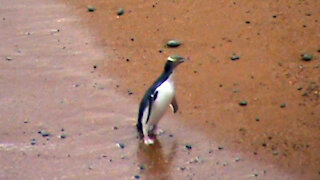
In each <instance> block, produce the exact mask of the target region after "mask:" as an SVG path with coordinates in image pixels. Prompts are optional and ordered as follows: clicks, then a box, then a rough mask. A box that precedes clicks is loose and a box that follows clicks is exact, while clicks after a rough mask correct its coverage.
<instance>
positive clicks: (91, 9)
mask: <svg viewBox="0 0 320 180" xmlns="http://www.w3.org/2000/svg"><path fill="white" fill-rule="evenodd" d="M95 10H96V7H94V6H92V5H90V6H88V11H89V12H94V11H95Z"/></svg>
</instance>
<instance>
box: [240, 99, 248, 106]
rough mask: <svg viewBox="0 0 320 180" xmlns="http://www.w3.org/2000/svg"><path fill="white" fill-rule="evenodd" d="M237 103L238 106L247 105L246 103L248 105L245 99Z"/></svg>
mask: <svg viewBox="0 0 320 180" xmlns="http://www.w3.org/2000/svg"><path fill="white" fill-rule="evenodd" d="M239 105H240V106H247V105H248V102H247V101H245V100H242V101H240V102H239Z"/></svg>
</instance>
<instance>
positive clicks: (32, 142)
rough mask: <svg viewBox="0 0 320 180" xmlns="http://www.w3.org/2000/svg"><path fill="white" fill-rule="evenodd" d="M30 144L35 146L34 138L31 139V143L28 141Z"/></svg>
mask: <svg viewBox="0 0 320 180" xmlns="http://www.w3.org/2000/svg"><path fill="white" fill-rule="evenodd" d="M30 144H31V145H32V146H34V145H36V139H35V138H32V139H31V141H30Z"/></svg>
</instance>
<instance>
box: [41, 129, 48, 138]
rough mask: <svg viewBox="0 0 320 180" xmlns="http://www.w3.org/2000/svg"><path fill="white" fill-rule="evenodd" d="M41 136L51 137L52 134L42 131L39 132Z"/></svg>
mask: <svg viewBox="0 0 320 180" xmlns="http://www.w3.org/2000/svg"><path fill="white" fill-rule="evenodd" d="M38 133H39V134H41V135H42V137H48V136H50V133H49V132H48V131H46V130H41V131H38Z"/></svg>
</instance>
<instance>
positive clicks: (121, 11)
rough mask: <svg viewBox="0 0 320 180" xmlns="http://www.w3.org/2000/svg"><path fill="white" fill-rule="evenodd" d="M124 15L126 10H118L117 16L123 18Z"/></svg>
mask: <svg viewBox="0 0 320 180" xmlns="http://www.w3.org/2000/svg"><path fill="white" fill-rule="evenodd" d="M123 14H124V9H123V8H120V9H118V12H117V15H118V16H121V15H123Z"/></svg>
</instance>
